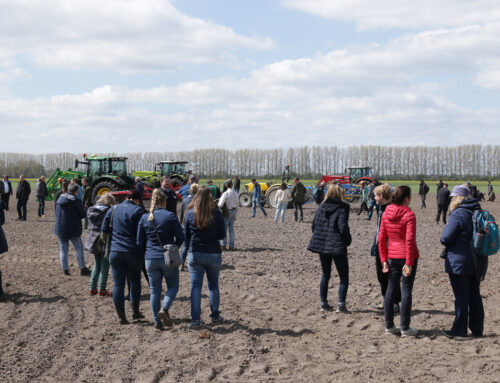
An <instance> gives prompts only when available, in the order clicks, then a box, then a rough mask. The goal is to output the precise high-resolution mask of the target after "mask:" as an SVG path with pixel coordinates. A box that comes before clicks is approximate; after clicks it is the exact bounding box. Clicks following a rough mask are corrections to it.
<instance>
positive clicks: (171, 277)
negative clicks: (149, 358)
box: [137, 189, 184, 330]
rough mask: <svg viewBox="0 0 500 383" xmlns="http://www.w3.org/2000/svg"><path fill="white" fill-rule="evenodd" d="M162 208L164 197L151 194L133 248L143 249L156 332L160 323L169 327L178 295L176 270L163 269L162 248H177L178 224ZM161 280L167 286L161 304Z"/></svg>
mask: <svg viewBox="0 0 500 383" xmlns="http://www.w3.org/2000/svg"><path fill="white" fill-rule="evenodd" d="M166 206H167V200H166V198H165V194H163V193H162V192H161V191H160V190H159V189H155V190H153V195H152V197H151V210H150V212H149V213H146V214H144V215H143V216H142V218H141V220H140V221H139V227H138V229H137V245H138V246H140V247H142V248H145V249H146V253H145V259H146V271H147V273H148V277H149V282H150V289H151V296H150V305H151V311H152V312H153V320H154V322H155V323H154V327H155V328H157V329H158V330H162V329H163V325H162V321H163V324H164V325H165V326H167V327H170V326H172V321H171V319H170V314H169V309H170V307H171V306H172V303H173V302H174V300H175V297H176V296H177V292H178V291H179V268H178V267H175V268H169V267H167V266H166V265H165V260H164V258H163V246H165V245H170V244H176V245H177V246H179V247H180V246H181V245H182V242H183V241H184V233H183V232H182V227H181V225H180V223H179V220H178V219H177V217H176V216H175V214H174V213H172V212H171V211H168V210H167V209H166ZM163 279H165V282H166V284H167V292H166V293H165V298H164V299H163V304H162V303H161V293H162V285H163ZM160 308H161V310H160Z"/></svg>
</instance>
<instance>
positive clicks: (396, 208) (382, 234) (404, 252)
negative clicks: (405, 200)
mask: <svg viewBox="0 0 500 383" xmlns="http://www.w3.org/2000/svg"><path fill="white" fill-rule="evenodd" d="M416 237H417V220H416V217H415V213H413V211H411V209H410V208H409V207H407V206H404V205H394V204H391V205H389V206H387V208H386V209H385V212H384V215H383V217H382V221H381V222H380V231H379V235H378V251H379V254H380V261H381V262H382V263H384V262H387V259H388V258H391V259H404V260H405V263H406V264H407V265H408V266H413V264H414V262H415V259H418V258H419V256H420V255H419V253H418V248H417V240H416ZM387 241H389V242H387Z"/></svg>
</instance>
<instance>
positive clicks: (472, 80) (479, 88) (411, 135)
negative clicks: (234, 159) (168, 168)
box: [0, 0, 500, 153]
mask: <svg viewBox="0 0 500 383" xmlns="http://www.w3.org/2000/svg"><path fill="white" fill-rule="evenodd" d="M499 96H500V1H489V0H477V1H474V2H470V1H465V0H438V1H430V0H422V1H421V2H413V1H412V2H411V1H407V0H380V1H378V2H373V1H370V0H349V1H348V0H336V1H335V2H332V1H329V0H308V1H299V0H268V1H264V0H254V1H251V2H243V1H234V0H233V1H231V0H211V1H205V0H171V1H168V0H109V1H107V2H101V1H98V0H87V1H76V0H54V1H51V2H46V1H41V0H16V1H10V0H0V127H1V128H0V142H2V148H3V149H2V150H3V151H22V152H30V153H40V152H60V151H68V152H83V151H85V152H130V151H140V152H142V151H175V150H190V149H196V148H210V147H222V148H228V149H239V148H250V147H252V148H253V147H265V148H273V147H291V146H293V147H297V146H301V145H338V146H348V145H362V144H380V145H441V146H444V145H448V146H449V145H460V144H469V143H493V144H499V143H500V129H499V123H500V112H499V108H498V107H499V106H500V97H499Z"/></svg>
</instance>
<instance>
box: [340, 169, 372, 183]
mask: <svg viewBox="0 0 500 383" xmlns="http://www.w3.org/2000/svg"><path fill="white" fill-rule="evenodd" d="M345 173H346V175H347V176H348V177H349V180H350V181H351V183H355V184H358V183H360V182H361V181H363V180H364V181H369V182H371V181H372V177H373V172H372V168H371V167H369V166H352V167H350V168H347V169H346V171H345Z"/></svg>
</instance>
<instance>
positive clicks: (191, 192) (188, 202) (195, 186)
mask: <svg viewBox="0 0 500 383" xmlns="http://www.w3.org/2000/svg"><path fill="white" fill-rule="evenodd" d="M199 188H200V185H198V184H197V183H194V184H191V187H190V188H189V195H188V196H187V197H186V198H184V199H183V200H182V207H181V219H180V223H181V225H182V227H183V228H184V221H185V218H186V213H187V212H188V210H189V209H192V207H193V204H192V203H191V202H192V201H193V198H194V196H195V195H196V192H197V191H198V189H199ZM187 254H188V246H187V245H186V243H184V245H183V246H182V249H181V261H182V265H181V271H184V264H185V263H186V259H187Z"/></svg>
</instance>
